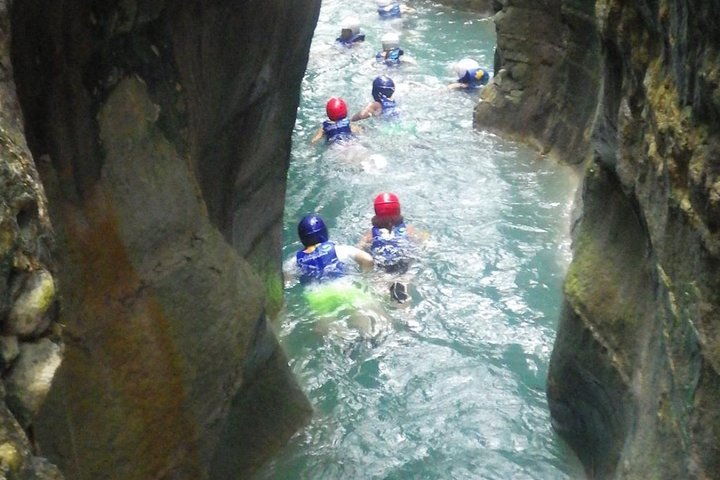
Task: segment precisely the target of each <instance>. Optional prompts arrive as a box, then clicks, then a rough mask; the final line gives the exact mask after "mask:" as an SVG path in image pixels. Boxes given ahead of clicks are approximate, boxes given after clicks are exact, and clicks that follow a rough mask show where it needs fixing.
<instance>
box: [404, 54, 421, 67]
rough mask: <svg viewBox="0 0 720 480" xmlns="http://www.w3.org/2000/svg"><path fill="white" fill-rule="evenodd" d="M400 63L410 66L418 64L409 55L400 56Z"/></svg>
mask: <svg viewBox="0 0 720 480" xmlns="http://www.w3.org/2000/svg"><path fill="white" fill-rule="evenodd" d="M400 61H401V62H402V63H407V64H408V65H417V64H418V63H417V61H416V60H415V59H414V58H412V57H411V56H410V55H408V54H407V53H406V54H404V55H401V56H400Z"/></svg>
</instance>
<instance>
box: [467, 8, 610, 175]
mask: <svg viewBox="0 0 720 480" xmlns="http://www.w3.org/2000/svg"><path fill="white" fill-rule="evenodd" d="M499 3H501V4H502V8H501V9H500V11H499V12H498V13H497V14H496V15H495V17H494V21H495V28H496V31H497V49H496V52H495V65H494V71H495V77H494V78H493V79H492V80H491V82H490V83H489V84H488V85H487V86H486V87H485V88H484V89H483V91H482V92H481V95H480V102H479V103H478V104H477V106H476V108H475V117H474V119H475V127H476V128H479V129H483V130H490V131H494V132H497V133H500V134H501V135H504V136H508V137H511V138H515V139H517V140H519V141H521V142H523V143H526V144H528V145H530V146H532V147H534V148H536V149H537V150H539V151H540V152H543V153H548V154H551V155H553V156H555V157H557V158H559V159H562V160H563V161H564V162H566V163H571V164H580V163H582V162H583V161H585V160H586V159H587V157H588V154H589V143H588V141H589V137H590V129H591V125H592V120H593V118H594V114H595V109H596V106H597V92H598V86H599V82H598V77H599V73H600V68H601V67H600V61H599V60H600V56H599V54H600V49H599V40H598V33H597V28H596V25H595V21H594V10H595V2H594V1H592V0H543V1H537V0H503V1H502V2H499Z"/></svg>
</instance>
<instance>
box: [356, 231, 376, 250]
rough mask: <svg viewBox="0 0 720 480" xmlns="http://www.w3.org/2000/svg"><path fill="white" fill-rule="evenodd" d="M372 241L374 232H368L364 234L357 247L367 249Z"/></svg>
mask: <svg viewBox="0 0 720 480" xmlns="http://www.w3.org/2000/svg"><path fill="white" fill-rule="evenodd" d="M371 243H372V232H367V233H366V234H365V235H363V238H362V239H361V240H360V242H359V243H358V245H357V248H359V249H360V250H364V251H367V250H368V248H370V244H371Z"/></svg>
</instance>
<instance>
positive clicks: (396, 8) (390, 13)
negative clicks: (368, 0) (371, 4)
mask: <svg viewBox="0 0 720 480" xmlns="http://www.w3.org/2000/svg"><path fill="white" fill-rule="evenodd" d="M376 3H377V12H378V15H379V16H380V18H381V19H383V20H391V19H393V18H400V17H401V16H402V14H403V13H410V12H414V11H415V10H414V9H412V8H410V7H408V6H406V5H403V4H401V3H400V2H398V0H377V2H376Z"/></svg>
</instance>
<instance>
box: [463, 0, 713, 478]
mask: <svg viewBox="0 0 720 480" xmlns="http://www.w3.org/2000/svg"><path fill="white" fill-rule="evenodd" d="M719 8H720V4H719V3H718V2H717V1H711V2H700V1H682V0H677V1H671V0H663V1H659V2H655V1H652V2H651V1H638V2H620V1H599V2H597V4H596V5H595V3H594V2H590V1H585V2H583V1H574V2H569V1H555V2H524V1H512V0H509V1H506V2H504V6H503V9H502V12H501V13H500V14H498V16H497V17H496V21H497V30H498V65H497V66H496V67H497V75H496V77H495V80H494V82H493V83H492V84H491V85H490V86H489V87H488V88H486V89H485V91H484V92H483V94H482V99H483V101H482V102H481V103H480V104H479V105H478V107H477V109H476V121H477V125H479V126H483V127H485V126H488V125H489V126H490V127H491V128H492V129H494V130H498V131H501V132H502V131H506V132H508V133H510V134H511V135H513V136H515V137H517V138H520V139H522V140H524V141H527V142H528V143H531V144H536V145H538V147H539V148H540V150H542V151H544V152H551V153H557V154H559V156H560V157H562V158H563V159H564V160H565V161H567V162H569V163H576V162H578V161H580V160H582V159H584V158H586V155H585V149H586V147H588V146H590V147H591V148H592V156H591V160H590V162H589V166H588V169H587V171H586V176H585V181H584V186H583V190H582V206H581V208H582V210H581V216H580V218H579V221H578V223H577V224H576V226H575V228H574V259H573V262H572V264H571V266H570V268H569V272H568V275H567V279H566V283H565V293H566V303H565V307H564V310H563V314H562V318H561V321H560V325H559V331H558V337H557V340H556V344H555V349H554V351H553V356H552V360H551V365H550V374H549V382H548V399H549V403H550V408H551V413H552V415H553V421H554V424H555V427H556V428H557V430H558V431H559V432H560V433H561V434H562V435H563V436H564V437H565V438H567V439H568V441H569V442H570V443H571V445H572V446H573V448H574V449H575V450H576V451H577V452H578V454H579V456H580V458H581V459H582V461H583V462H584V464H585V466H586V469H587V471H588V474H589V475H590V476H591V477H592V478H673V479H674V478H716V477H717V472H720V464H719V463H720V451H718V450H719V449H720V413H719V410H718V407H717V405H716V400H717V399H718V398H720V377H718V371H719V368H720V357H718V352H720V335H719V334H718V332H720V312H719V311H718V307H719V305H720V298H719V295H720V293H719V292H720V288H719V287H720V285H718V282H720V275H719V273H720V272H719V271H718V265H719V264H720V262H719V260H720V257H719V256H720V242H719V240H720V237H719V235H718V227H719V226H720V221H719V219H720V215H719V214H720V211H719V210H718V208H719V205H720V193H719V192H720V186H719V185H720V181H718V173H719V172H720V163H719V162H720V161H719V160H718V148H719V146H720V137H719V136H718V129H719V127H720V123H719V120H720V68H719V67H718V65H719V62H718V57H719V55H720V50H719V49H720V42H719V41H718V40H719V39H720V25H719V23H720V22H719V20H718V16H717V14H716V13H715V12H717V11H720V10H719ZM594 9H596V12H597V17H596V18H594ZM595 25H597V28H596V27H595ZM598 35H599V36H598ZM598 38H599V39H600V40H599V41H600V45H601V47H602V48H601V49H600V51H601V52H602V62H600V63H598V64H597V65H598V67H600V68H597V67H595V66H594V64H595V60H594V59H593V58H594V57H595V56H596V55H597V52H598V48H597V45H598V40H596V39H598ZM596 72H597V73H596ZM597 80H599V81H597ZM598 85H599V87H600V95H599V97H597V96H596V92H597V91H598V90H597V86H598ZM596 101H597V102H598V105H599V109H598V112H597V116H596V117H595V116H594V115H593V112H594V110H595V106H594V105H595V102H596ZM593 119H594V123H593ZM524 125H528V126H529V131H525V130H524ZM589 132H592V135H588V133H589ZM590 137H591V138H590Z"/></svg>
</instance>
